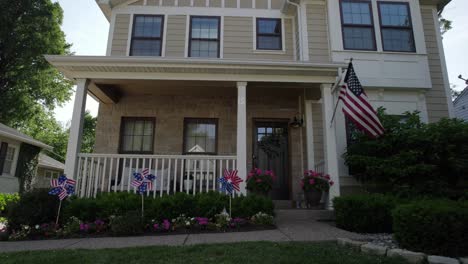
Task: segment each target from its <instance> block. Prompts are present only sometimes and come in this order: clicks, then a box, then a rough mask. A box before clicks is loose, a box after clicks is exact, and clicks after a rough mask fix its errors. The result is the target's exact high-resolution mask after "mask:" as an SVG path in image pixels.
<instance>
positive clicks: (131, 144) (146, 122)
mask: <svg viewBox="0 0 468 264" xmlns="http://www.w3.org/2000/svg"><path fill="white" fill-rule="evenodd" d="M154 120H155V119H154V118H152V117H122V123H121V128H120V129H121V130H120V153H140V154H141V153H146V154H151V153H153V142H154V123H155V121H154Z"/></svg>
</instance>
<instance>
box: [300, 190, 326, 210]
mask: <svg viewBox="0 0 468 264" xmlns="http://www.w3.org/2000/svg"><path fill="white" fill-rule="evenodd" d="M304 198H305V200H306V205H307V208H311V207H315V206H319V205H320V199H321V198H322V191H319V190H316V189H312V190H309V191H304Z"/></svg>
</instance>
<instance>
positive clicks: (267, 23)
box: [257, 18, 283, 50]
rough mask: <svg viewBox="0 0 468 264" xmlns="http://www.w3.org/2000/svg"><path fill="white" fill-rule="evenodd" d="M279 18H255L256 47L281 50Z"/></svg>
mask: <svg viewBox="0 0 468 264" xmlns="http://www.w3.org/2000/svg"><path fill="white" fill-rule="evenodd" d="M282 48H283V47H282V40H281V19H279V18H257V49H258V50H281V49H282Z"/></svg>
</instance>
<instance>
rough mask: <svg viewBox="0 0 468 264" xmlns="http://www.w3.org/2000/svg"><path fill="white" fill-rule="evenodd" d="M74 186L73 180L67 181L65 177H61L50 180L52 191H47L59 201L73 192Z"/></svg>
mask: <svg viewBox="0 0 468 264" xmlns="http://www.w3.org/2000/svg"><path fill="white" fill-rule="evenodd" d="M75 184H76V181H75V180H73V179H67V177H66V176H65V175H61V176H60V177H59V178H58V179H51V180H50V186H51V187H52V189H51V190H50V191H49V194H50V195H57V196H58V198H59V199H60V201H61V200H63V199H65V198H66V197H67V196H69V195H72V194H73V193H74V192H75Z"/></svg>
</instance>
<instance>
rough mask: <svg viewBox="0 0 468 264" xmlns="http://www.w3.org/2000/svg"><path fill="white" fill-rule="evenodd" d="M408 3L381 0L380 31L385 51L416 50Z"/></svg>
mask: <svg viewBox="0 0 468 264" xmlns="http://www.w3.org/2000/svg"><path fill="white" fill-rule="evenodd" d="M409 10H410V8H409V4H408V3H403V2H401V3H398V2H379V14H380V31H381V32H382V43H383V50H384V51H402V52H415V51H416V47H415V45H414V36H413V27H412V23H411V15H410V11H409Z"/></svg>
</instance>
